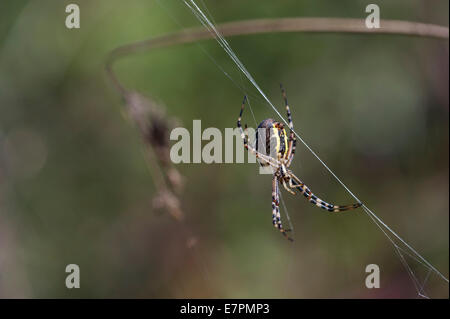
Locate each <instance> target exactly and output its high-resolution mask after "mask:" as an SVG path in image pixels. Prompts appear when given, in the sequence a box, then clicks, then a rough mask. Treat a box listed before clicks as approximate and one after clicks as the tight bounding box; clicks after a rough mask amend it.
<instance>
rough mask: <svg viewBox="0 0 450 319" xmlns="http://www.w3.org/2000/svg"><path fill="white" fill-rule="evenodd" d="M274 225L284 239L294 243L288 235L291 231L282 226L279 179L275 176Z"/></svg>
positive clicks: (273, 184) (273, 182)
mask: <svg viewBox="0 0 450 319" xmlns="http://www.w3.org/2000/svg"><path fill="white" fill-rule="evenodd" d="M272 223H273V226H274V227H275V228H277V229H278V230H279V231H280V232H281V233H282V234H283V236H284V237H286V239H287V240H289V241H294V240H293V239H292V238H291V237H289V236H288V235H287V233H288V232H289V231H291V230H290V229H284V228H283V225H282V224H281V215H280V198H279V189H278V178H277V177H276V176H275V175H274V176H273V179H272Z"/></svg>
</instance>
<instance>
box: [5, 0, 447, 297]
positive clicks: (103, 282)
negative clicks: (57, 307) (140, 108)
mask: <svg viewBox="0 0 450 319" xmlns="http://www.w3.org/2000/svg"><path fill="white" fill-rule="evenodd" d="M72 2H73V3H77V4H78V5H79V6H80V9H81V28H80V29H78V30H76V29H73V30H68V29H67V28H66V27H65V25H64V21H65V19H66V15H67V14H66V13H65V6H66V5H67V4H69V3H72ZM161 3H162V4H163V6H161V5H160V4H158V2H155V1H147V0H131V1H120V0H95V1H92V0H90V1H88V0H79V1H59V0H34V1H24V0H14V1H13V0H3V1H1V2H0V297H3V298H11V297H26V298H29V297H39V298H48V297H57V298H59V297H61V298H74V297H87V298H107V297H113V298H130V297H137V298H161V297H169V298H173V297H175V298H184V297H190V298H192V297H207V298H209V297H213V298H222V297H229V298H415V297H417V294H416V291H415V288H414V285H413V282H412V281H411V279H410V278H409V276H408V273H407V271H406V270H405V268H404V267H403V266H402V264H401V262H400V259H399V258H398V256H397V255H396V253H395V250H394V249H393V248H392V246H391V244H390V243H389V241H388V240H387V239H386V237H384V235H383V234H382V233H381V231H380V230H379V229H377V227H376V226H375V225H374V224H373V223H372V222H371V221H370V219H369V218H368V217H367V216H366V215H365V214H364V213H363V211H361V210H359V211H352V212H348V213H345V214H341V215H333V214H327V213H326V212H324V211H323V210H319V209H317V208H315V207H313V206H312V205H310V204H308V203H307V202H306V201H305V199H304V198H303V197H302V196H296V197H294V196H292V195H290V194H287V193H286V192H283V197H284V199H285V201H286V205H287V208H288V210H289V215H290V218H291V220H292V224H293V226H294V235H293V236H294V238H295V242H294V243H293V244H291V243H289V242H287V241H286V240H285V239H284V238H283V237H282V236H281V235H280V234H279V233H278V232H277V231H275V230H274V229H273V227H272V224H271V223H272V221H271V182H270V176H267V175H260V174H258V167H257V166H256V165H255V164H210V165H207V164H182V165H178V166H177V168H178V169H179V170H180V171H181V173H182V174H183V175H184V176H185V177H186V181H187V184H186V189H185V192H184V194H183V196H182V200H183V209H184V211H185V213H186V215H187V219H186V222H185V223H183V224H180V223H177V222H175V221H174V220H173V218H171V217H170V216H169V215H167V214H160V213H156V212H154V211H153V210H152V207H151V205H150V202H151V199H152V197H153V196H154V194H155V186H154V184H153V182H152V179H151V175H150V174H149V171H148V167H147V160H146V156H145V153H144V151H143V149H144V146H143V143H142V140H141V137H140V135H139V132H138V131H137V130H136V128H135V126H134V125H133V123H131V122H130V121H129V120H127V119H126V118H125V117H124V116H123V103H122V101H121V99H120V95H119V94H118V93H117V92H116V91H115V90H114V88H113V86H112V85H111V83H110V82H109V80H108V78H107V77H106V76H105V72H104V64H105V59H106V56H107V53H108V52H109V51H110V50H112V49H114V48H115V47H117V46H120V45H122V44H125V43H129V42H133V41H138V40H142V39H145V38H148V37H152V36H157V35H161V34H164V33H167V32H170V31H175V30H178V29H180V28H181V27H180V26H179V25H178V24H177V23H181V24H182V25H184V26H199V22H198V21H196V20H195V19H194V18H193V15H192V13H191V12H190V11H188V10H187V9H186V8H185V7H184V6H183V5H182V4H181V2H180V1H178V0H173V1H172V0H170V1H169V0H161ZM205 3H206V5H207V7H208V9H209V11H210V12H211V14H212V15H213V16H214V19H215V21H216V22H217V23H220V22H228V21H234V20H243V19H251V18H270V17H273V18H275V17H300V16H305V17H315V16H317V17H351V18H364V17H365V16H366V13H365V7H366V5H367V4H369V3H370V2H368V1H352V0H347V1H342V0H341V1H332V0H329V1H298V0H289V1H288V0H284V1H269V0H264V1H261V0H251V1H245V2H243V1H237V0H228V1H218V0H205ZM377 4H378V5H379V6H380V8H381V17H382V18H385V19H404V20H412V21H420V22H428V23H435V24H440V25H445V26H448V21H449V17H448V12H449V3H448V1H443V0H442V1H438V0H433V1H425V0H421V1H419V0H398V1H387V0H384V1H378V2H377ZM168 13H169V14H170V15H172V16H174V17H175V19H176V21H177V22H176V21H174V20H173V19H172V18H171V17H170V16H169V15H168ZM229 42H230V44H231V46H232V48H233V49H234V50H235V51H236V53H237V54H238V56H239V57H240V58H241V60H242V62H243V63H244V64H245V65H246V67H247V69H248V70H249V71H250V72H251V73H252V74H253V76H254V77H255V79H256V80H257V82H258V83H259V84H260V86H261V87H262V88H263V90H265V91H266V92H267V93H268V95H269V97H270V98H271V99H272V101H274V102H276V103H277V105H279V110H280V111H281V112H282V111H283V108H282V103H281V96H280V93H279V83H280V82H281V83H283V84H284V86H285V87H286V88H287V91H288V97H289V100H290V104H291V110H292V114H293V120H294V124H295V127H296V128H297V131H298V132H299V133H300V134H301V136H302V137H303V138H304V139H305V140H306V141H307V142H308V143H309V144H310V145H311V146H312V147H313V149H314V150H315V151H317V153H318V154H319V156H321V158H322V159H323V160H324V161H325V162H326V163H327V164H328V165H329V166H330V167H331V169H332V170H333V171H334V172H336V173H337V175H338V176H339V177H341V178H342V179H343V181H344V183H346V184H347V185H348V186H349V187H350V188H351V189H352V190H353V191H354V192H355V193H356V195H357V196H358V197H359V198H361V199H362V200H363V201H364V202H365V203H366V204H367V205H368V206H369V207H370V208H371V209H373V210H374V212H375V213H376V214H378V216H380V217H381V218H382V219H383V220H384V221H385V222H386V223H387V224H388V225H390V226H392V227H393V229H394V230H395V231H397V232H398V233H399V234H400V235H401V236H402V237H403V238H404V239H406V240H407V241H408V242H409V243H410V244H412V245H413V247H415V248H416V249H417V250H418V251H419V252H420V253H421V254H422V255H423V256H424V257H425V258H427V259H428V260H429V261H430V262H431V263H432V264H433V265H434V266H436V268H437V269H439V270H440V271H442V272H443V274H444V275H446V276H448V269H449V265H448V262H449V248H448V247H449V214H448V213H449V196H448V194H449V181H448V177H449V171H448V168H449V165H448V162H449V158H448V154H449V117H448V106H449V96H448V79H449V74H448V70H449V66H448V41H446V40H436V39H424V38H417V37H405V36H392V35H390V36H386V35H377V36H371V35H349V34H293V33H292V34H266V35H255V36H243V37H235V38H231V39H230V40H229ZM201 47H202V48H203V49H204V50H206V52H208V54H209V55H211V56H212V57H213V59H214V60H215V61H216V62H217V63H218V64H219V65H220V66H221V67H222V68H223V69H224V70H225V71H226V72H227V73H229V74H230V76H231V77H233V79H234V80H235V81H236V82H237V83H245V82H240V81H241V78H240V74H239V72H238V71H237V69H236V67H235V66H233V64H232V63H231V60H230V59H229V58H228V56H226V54H225V53H224V52H223V51H222V50H221V48H220V47H219V46H218V44H217V43H216V42H214V41H205V42H202V43H201ZM115 69H116V71H117V73H118V76H119V78H120V79H121V81H123V83H124V84H125V85H126V86H127V87H128V88H132V89H134V90H137V91H138V92H140V93H142V94H144V95H147V96H150V97H152V98H153V99H155V100H157V101H159V102H160V103H161V104H163V105H165V107H166V109H167V113H168V114H169V115H170V116H173V117H176V118H177V119H178V120H179V122H180V125H181V126H184V127H186V128H188V129H189V130H191V127H192V120H193V119H201V120H202V127H203V128H206V127H217V128H219V129H221V130H222V131H224V128H226V127H234V126H235V123H236V118H237V115H238V112H239V107H240V103H241V100H242V96H243V92H241V91H240V90H238V89H237V88H236V87H235V86H234V84H233V83H232V82H231V81H230V80H229V79H228V78H227V77H226V76H225V75H224V74H223V73H222V71H220V70H219V69H218V68H217V66H216V65H214V63H212V62H211V60H210V59H209V58H208V56H207V55H205V53H204V51H203V50H202V49H201V48H200V47H199V46H198V45H195V44H192V45H183V46H176V47H171V48H167V49H161V50H155V51H152V52H148V53H143V54H139V55H133V56H129V57H127V58H125V59H123V60H121V61H120V62H118V64H117V65H116V68H115ZM245 85H246V86H247V87H250V85H249V84H248V83H245ZM252 107H253V111H254V112H255V116H256V119H257V120H258V122H259V121H261V120H263V119H265V118H268V117H276V114H274V112H273V111H272V110H271V109H269V108H268V107H267V105H265V104H263V103H258V102H257V101H256V100H255V101H252ZM283 113H284V112H283ZM245 117H246V120H247V122H248V123H249V125H251V126H253V125H254V122H253V119H252V117H251V114H250V112H247V113H246V114H245ZM293 170H294V172H295V173H296V174H297V175H298V176H299V177H300V178H301V179H302V180H303V181H304V182H305V183H306V184H307V185H309V186H310V187H311V189H312V190H313V191H314V192H315V193H316V194H317V195H319V196H320V197H322V198H323V199H325V200H327V201H330V202H332V203H336V204H347V203H351V202H353V200H352V198H351V197H350V196H349V195H348V194H347V193H346V191H345V190H344V189H343V188H342V187H341V186H340V185H339V184H338V183H337V182H336V181H335V180H334V179H333V178H332V177H331V176H330V174H329V173H327V172H326V171H325V170H324V168H323V167H322V166H321V164H320V163H319V162H318V161H317V160H316V159H314V158H313V157H312V155H311V154H310V153H309V152H308V151H307V150H306V149H305V148H304V147H303V146H302V145H301V144H300V143H299V144H298V148H297V156H296V159H295V160H294V164H293ZM284 213H285V212H284V209H282V214H283V215H282V216H283V218H284V220H285V222H284V223H285V225H287V224H288V223H287V221H286V217H285V215H284ZM189 234H191V235H192V234H193V236H195V238H196V239H197V245H196V246H195V247H193V248H188V247H187V245H186V240H187V238H188V237H189V236H191V235H189ZM408 262H409V264H410V266H411V267H412V269H413V271H414V274H415V275H416V276H417V277H418V278H420V279H423V278H425V277H426V275H427V268H425V267H423V266H420V264H418V263H416V262H414V261H413V260H412V259H408ZM71 263H75V264H78V265H79V266H80V268H81V288H80V289H72V290H69V289H67V288H66V287H65V278H66V275H67V274H66V273H65V271H64V270H65V267H66V265H67V264H71ZM372 263H375V264H378V265H379V266H380V269H381V288H380V289H372V290H369V289H367V288H366V287H365V284H364V281H365V278H366V275H367V274H366V273H365V267H366V265H368V264H372ZM425 292H426V293H427V294H428V295H429V296H430V297H438V298H442V297H445V298H448V284H447V283H445V282H444V281H443V280H441V279H439V278H438V277H437V276H436V275H431V276H430V277H429V279H428V282H427V285H426V287H425Z"/></svg>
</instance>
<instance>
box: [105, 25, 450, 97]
mask: <svg viewBox="0 0 450 319" xmlns="http://www.w3.org/2000/svg"><path fill="white" fill-rule="evenodd" d="M217 29H218V31H219V32H220V33H221V34H222V35H223V36H225V37H231V36H238V35H249V34H263V33H277V32H316V33H364V34H397V35H407V36H418V37H428V38H438V39H448V38H449V29H448V27H444V26H439V25H434V24H425V23H418V22H411V21H399V20H381V22H380V28H379V29H369V28H367V27H366V25H365V21H364V20H363V19H344V18H279V19H256V20H245V21H235V22H228V23H224V24H220V25H218V26H217ZM213 38H214V34H213V33H211V32H210V31H209V30H207V29H205V28H204V27H196V28H189V29H184V30H181V31H178V32H174V33H169V34H166V35H162V36H159V37H156V38H150V39H147V40H143V41H139V42H134V43H130V44H126V45H124V46H121V47H118V48H116V49H114V50H113V51H111V53H110V55H109V57H108V60H107V65H106V69H107V72H108V74H109V77H110V79H111V80H112V81H113V83H114V85H115V86H116V88H117V89H118V90H119V91H120V92H121V93H124V92H126V89H125V88H124V87H123V85H122V84H121V83H120V81H118V79H117V77H116V76H115V74H114V71H113V69H112V65H113V63H114V61H116V60H117V59H118V58H119V57H122V56H125V55H129V54H132V53H136V52H141V51H145V50H151V49H155V48H163V47H169V46H174V45H179V44H185V43H193V42H197V41H201V40H207V39H213Z"/></svg>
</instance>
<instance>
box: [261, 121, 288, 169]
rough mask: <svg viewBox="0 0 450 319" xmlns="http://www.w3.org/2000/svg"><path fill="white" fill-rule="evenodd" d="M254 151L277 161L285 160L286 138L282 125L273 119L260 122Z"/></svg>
mask: <svg viewBox="0 0 450 319" xmlns="http://www.w3.org/2000/svg"><path fill="white" fill-rule="evenodd" d="M256 150H257V151H258V152H260V153H262V154H265V155H268V156H271V157H274V158H277V159H278V158H287V150H288V138H287V134H286V130H285V129H284V126H283V124H282V123H280V122H276V121H274V120H273V119H266V120H264V121H262V122H261V123H260V124H259V125H258V129H257V131H256ZM261 165H263V166H266V165H268V164H265V165H264V164H261Z"/></svg>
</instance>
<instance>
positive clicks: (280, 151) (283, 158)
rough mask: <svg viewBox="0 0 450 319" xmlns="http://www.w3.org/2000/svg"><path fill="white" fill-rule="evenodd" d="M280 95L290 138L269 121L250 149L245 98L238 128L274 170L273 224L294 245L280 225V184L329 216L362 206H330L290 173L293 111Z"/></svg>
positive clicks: (292, 145)
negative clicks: (245, 123)
mask: <svg viewBox="0 0 450 319" xmlns="http://www.w3.org/2000/svg"><path fill="white" fill-rule="evenodd" d="M281 91H282V93H283V99H284V104H285V106H286V112H287V116H288V123H289V130H290V132H289V137H288V136H287V133H286V130H285V129H284V124H283V123H281V122H276V121H275V120H273V119H266V120H264V121H262V122H261V123H260V124H259V126H258V129H257V132H256V144H255V148H254V147H252V146H250V145H249V144H248V135H247V125H245V130H244V129H242V125H241V119H242V113H243V112H244V107H245V103H246V101H247V97H244V101H243V102H242V107H241V112H240V114H239V118H238V121H237V126H238V128H239V129H240V130H241V137H242V139H243V140H244V147H245V148H246V149H247V150H249V151H250V152H252V153H253V154H254V155H255V156H256V158H257V159H258V161H259V163H260V164H261V165H262V166H271V167H272V169H273V178H272V223H273V225H274V226H275V227H276V228H277V229H279V230H280V232H281V233H282V234H283V235H284V236H285V237H286V238H287V239H289V240H291V241H292V238H290V237H288V235H287V232H288V231H289V230H288V229H284V228H283V225H282V224H281V217H280V209H279V204H280V203H279V188H278V184H279V183H281V184H282V185H283V187H284V188H285V189H286V190H287V191H288V192H289V193H291V194H294V195H295V194H296V193H295V191H294V190H297V191H299V192H300V194H303V195H304V196H305V197H306V198H307V199H308V201H309V202H310V203H312V204H314V205H316V206H318V207H320V208H323V209H325V210H327V211H329V212H342V211H346V210H350V209H355V208H358V207H360V206H361V205H362V204H361V203H356V204H353V205H346V206H337V205H332V204H329V203H327V202H325V201H323V200H321V199H320V198H318V197H317V196H316V195H314V194H313V193H312V192H311V190H310V189H309V188H308V187H307V186H306V185H305V184H304V183H303V182H302V181H301V180H300V179H299V178H298V177H297V176H295V175H294V173H293V172H292V171H291V170H290V169H288V167H289V166H290V165H291V163H292V160H293V159H294V155H295V146H296V142H297V140H296V138H295V134H294V131H293V128H294V124H293V123H292V117H291V111H290V109H289V106H288V102H287V98H286V92H285V90H284V89H283V88H281Z"/></svg>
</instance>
